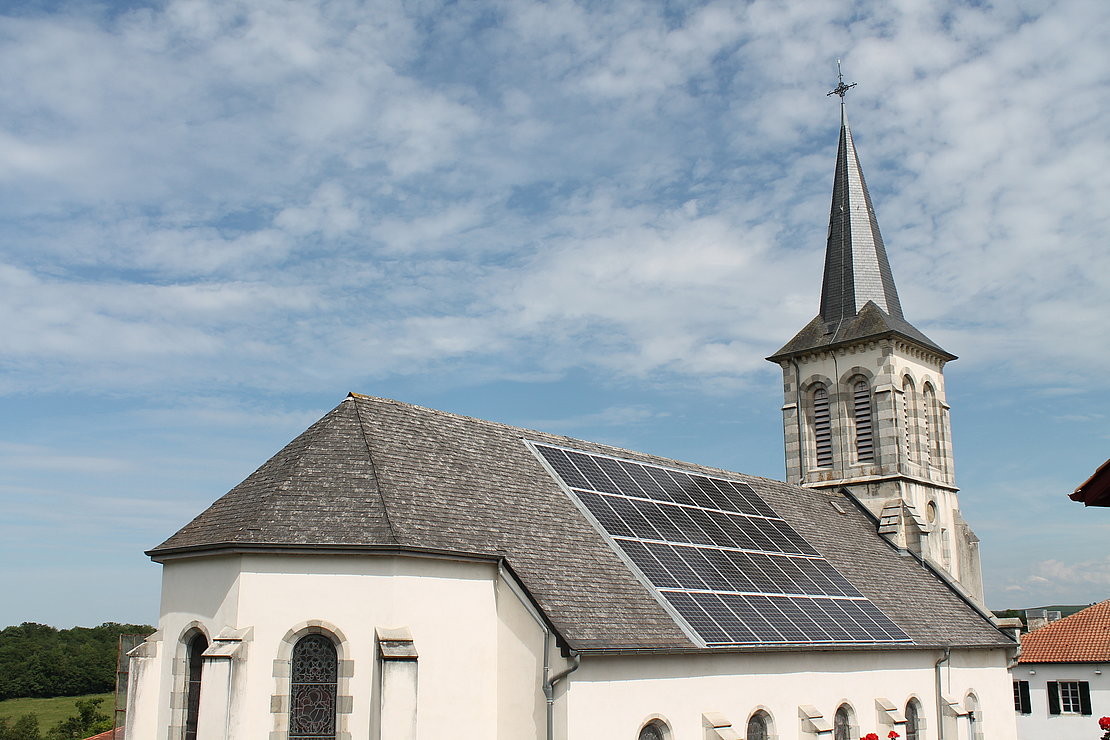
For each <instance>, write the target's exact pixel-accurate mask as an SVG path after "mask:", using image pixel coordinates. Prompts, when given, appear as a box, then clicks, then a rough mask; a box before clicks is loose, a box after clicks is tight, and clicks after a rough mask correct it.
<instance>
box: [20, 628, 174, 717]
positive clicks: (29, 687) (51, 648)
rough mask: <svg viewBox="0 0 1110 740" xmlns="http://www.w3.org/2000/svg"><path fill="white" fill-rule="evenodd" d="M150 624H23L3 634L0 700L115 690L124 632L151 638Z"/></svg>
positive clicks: (100, 692) (151, 629)
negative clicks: (120, 639)
mask: <svg viewBox="0 0 1110 740" xmlns="http://www.w3.org/2000/svg"><path fill="white" fill-rule="evenodd" d="M153 632H154V628H153V627H151V626H150V625H146V624H118V623H116V622H105V623H104V624H102V625H100V626H98V627H73V628H72V629H66V630H60V629H57V628H55V627H51V626H49V625H46V624H35V623H33V622H24V623H23V624H21V625H18V626H13V627H6V628H4V629H3V630H0V700H3V699H20V698H25V697H34V698H49V697H52V696H82V695H84V694H102V693H105V692H108V691H114V690H115V687H116V653H117V651H118V648H119V636H120V635H121V634H144V635H149V634H151V633H153Z"/></svg>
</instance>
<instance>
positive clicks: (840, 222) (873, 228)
mask: <svg viewBox="0 0 1110 740" xmlns="http://www.w3.org/2000/svg"><path fill="white" fill-rule="evenodd" d="M854 84H855V83H853V84H852V85H845V84H844V79H843V77H841V80H840V84H839V85H838V86H837V88H836V89H835V90H833V91H832V92H830V93H829V94H830V95H832V94H837V95H839V96H840V146H839V149H838V150H837V153H836V173H835V175H834V176H833V192H832V209H831V211H830V213H829V239H828V244H827V246H826V248H825V277H824V281H823V282H822V285H821V318H822V320H823V321H825V323H826V324H837V323H840V322H841V321H844V320H845V319H851V318H853V317H855V315H856V314H857V313H859V310H860V309H861V308H863V306H864V304H866V303H867V302H868V301H874V302H875V305H877V306H878V307H879V308H881V309H882V310H883V311H884V312H886V313H887V314H888V315H889V316H893V317H895V318H898V319H901V318H903V316H902V304H901V303H900V302H899V300H898V290H897V289H896V288H895V287H894V276H893V275H892V273H891V271H890V262H889V261H888V260H887V256H886V247H885V246H883V237H882V234H880V233H879V222H878V220H877V219H876V218H875V209H874V208H873V207H872V205H871V195H870V193H868V192H867V182H866V181H865V180H864V178H863V168H862V167H861V166H860V163H859V157H858V156H857V154H856V146H855V142H854V141H853V140H852V129H851V128H850V127H849V126H848V113H847V110H846V109H845V106H844V93H845V92H846V91H847V90H848V88H850V87H853V86H854Z"/></svg>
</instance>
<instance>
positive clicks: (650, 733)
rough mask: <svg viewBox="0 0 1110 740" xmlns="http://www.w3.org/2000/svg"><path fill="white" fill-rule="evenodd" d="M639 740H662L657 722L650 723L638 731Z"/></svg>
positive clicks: (661, 732)
mask: <svg viewBox="0 0 1110 740" xmlns="http://www.w3.org/2000/svg"><path fill="white" fill-rule="evenodd" d="M639 740H663V729H662V728H661V727H660V726H659V724H658V723H657V722H652V723H651V724H650V725H646V726H645V727H644V728H643V729H642V730H640V737H639Z"/></svg>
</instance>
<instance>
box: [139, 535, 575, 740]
mask: <svg viewBox="0 0 1110 740" xmlns="http://www.w3.org/2000/svg"><path fill="white" fill-rule="evenodd" d="M197 624H201V625H203V627H204V630H205V631H206V632H207V633H208V634H210V635H213V636H214V635H217V634H219V633H220V632H221V631H222V630H243V629H247V628H249V636H248V637H247V639H245V640H244V641H243V646H244V647H243V649H241V651H240V652H239V653H238V654H237V656H236V657H235V658H234V659H233V660H231V661H225V664H229V667H230V668H231V676H230V678H229V679H228V680H230V681H231V682H232V683H233V690H232V697H231V706H230V720H229V722H230V734H229V735H228V737H229V738H231V739H242V740H246V739H247V738H250V739H251V740H256V739H257V738H271V740H280V739H281V738H282V737H283V735H284V732H285V729H286V727H285V724H286V722H287V717H288V715H287V712H288V696H287V694H288V680H289V679H288V664H287V661H288V649H286V655H285V666H284V667H282V665H281V664H282V660H281V659H280V658H281V657H282V656H281V652H282V647H281V646H282V644H283V641H285V642H291V640H290V634H291V632H292V633H297V632H298V630H300V629H313V630H316V631H327V632H331V633H334V634H335V635H336V636H337V637H338V638H339V640H340V642H341V645H340V648H339V653H340V655H339V658H340V661H341V663H340V676H341V678H340V690H339V694H340V702H339V703H340V728H339V729H340V737H341V738H351V737H358V738H368V737H385V733H384V731H383V729H382V728H381V727H380V725H378V724H377V723H376V722H373V721H372V719H376V716H377V715H378V707H377V703H378V702H380V701H381V700H382V699H383V697H382V694H381V692H382V690H383V689H382V685H381V682H380V675H379V674H380V669H379V666H380V663H379V662H378V653H377V645H376V642H375V639H376V638H375V630H376V629H377V628H387V629H388V628H396V627H406V628H408V629H409V630H410V631H411V633H412V636H413V639H414V644H415V647H416V650H417V652H418V654H419V658H418V668H417V669H416V671H418V679H417V681H418V685H417V701H418V704H419V723H418V730H417V735H416V736H417V737H419V738H429V739H430V738H438V737H442V736H443V734H444V732H445V730H449V729H450V728H468V729H467V730H466V732H464V733H463V735H464V736H473V737H488V738H495V737H496V738H504V739H505V740H509V739H510V738H511V739H512V740H518V739H520V738H531V737H541V734H540V733H542V732H543V728H544V725H545V714H544V703H543V696H542V691H541V690H540V686H541V682H542V666H543V657H542V648H543V630H542V629H541V627H540V626H539V624H538V623H537V622H536V621H535V619H533V617H532V616H531V615H530V614H529V612H528V610H527V609H526V608H525V607H524V605H523V604H522V603H521V602H520V600H519V599H518V598H517V597H516V595H515V594H513V593H512V591H511V590H510V589H508V588H507V587H506V586H505V585H504V582H503V581H501V580H499V578H498V571H497V567H496V565H494V564H490V563H477V562H463V561H457V560H446V559H432V558H417V557H393V556H376V555H368V556H365V557H363V556H313V555H309V556H305V555H296V556H290V555H243V556H234V557H205V558H189V559H182V560H172V561H169V562H167V563H166V564H165V567H164V573H163V613H162V616H161V619H160V626H161V628H162V630H163V633H164V634H165V635H166V638H165V640H164V643H165V644H164V645H163V646H162V647H163V649H164V650H165V651H168V652H169V653H174V651H175V650H176V649H177V647H178V646H177V643H178V642H180V640H181V637H182V636H183V635H184V634H185V633H186V632H187V631H188V630H189V629H190V627H191V626H195V625H197ZM294 639H295V638H294ZM290 647H291V644H290ZM552 654H553V655H554V658H553V663H554V664H555V669H556V670H558V669H559V668H561V667H562V665H563V664H565V661H562V660H561V659H560V658H559V657H558V652H557V650H556V649H555V648H554V641H553V640H552ZM179 662H180V661H179ZM172 663H173V661H164V662H163V663H162V664H160V665H159V666H158V670H157V672H156V673H155V672H153V671H148V673H147V674H146V675H145V677H144V678H143V679H142V681H141V683H142V686H141V687H139V689H138V691H137V695H139V694H141V695H143V696H145V697H147V698H148V699H152V698H153V697H154V696H155V695H157V696H158V697H159V698H160V700H161V701H160V704H161V706H160V707H159V709H158V711H157V712H156V713H152V714H151V715H150V716H156V717H157V720H156V721H154V720H149V719H148V720H146V721H147V722H148V724H151V725H154V724H156V725H157V727H158V728H159V730H158V732H157V733H155V734H151V735H145V734H144V735H139V736H149V737H152V738H168V740H175V734H176V735H180V730H179V727H180V723H181V718H180V717H178V716H177V715H178V714H180V712H179V711H176V710H177V709H179V706H180V705H181V703H182V701H183V694H181V693H180V692H178V694H179V696H178V698H177V699H176V701H175V700H173V699H171V698H170V697H172V696H174V694H175V691H174V688H173V687H174V686H175V675H174V672H173V670H172ZM207 666H208V664H207V663H206V670H207ZM182 668H183V666H182V665H178V669H179V670H178V672H179V673H180V672H181V670H180V669H182ZM414 668H415V666H414ZM275 674H277V675H275ZM213 675H214V674H213ZM414 675H416V673H415V671H414ZM376 679H377V680H376ZM206 680H207V679H206ZM178 683H180V682H178ZM206 688H207V687H206ZM388 691H389V687H386V692H387V693H388ZM211 693H212V692H210V691H209V692H204V691H202V698H203V699H204V700H205V701H206V705H205V706H202V709H201V713H202V715H203V714H204V713H205V711H208V712H210V713H211V712H219V711H220V710H221V709H223V707H222V706H221V707H215V706H214V703H215V702H216V700H215V699H213V698H210V695H211ZM344 696H347V697H349V700H347V701H346V702H345V701H344V699H343V697H344ZM225 703H226V701H225ZM345 703H346V704H347V706H344V704H345ZM171 705H173V706H171ZM208 707H213V708H210V709H209V708H208ZM141 714H142V713H137V715H141ZM205 724H206V723H205V722H204V721H203V718H202V726H203V725H205ZM208 724H210V723H208ZM171 728H172V729H171ZM202 730H203V727H202Z"/></svg>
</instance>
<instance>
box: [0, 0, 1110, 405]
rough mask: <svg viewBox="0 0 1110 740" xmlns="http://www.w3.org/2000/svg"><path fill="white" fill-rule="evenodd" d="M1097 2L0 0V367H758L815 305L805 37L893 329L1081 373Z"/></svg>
mask: <svg viewBox="0 0 1110 740" xmlns="http://www.w3.org/2000/svg"><path fill="white" fill-rule="evenodd" d="M1108 17H1110V13H1108V12H1107V11H1106V10H1105V9H1104V8H1103V7H1102V6H1101V5H1098V4H1091V3H1085V2H1081V1H1078V0H1076V1H1073V2H1060V3H1056V4H1054V5H1052V6H1051V7H1046V8H1041V7H1032V6H1030V7H1027V8H1025V9H1024V10H1023V11H1020V12H1018V11H1015V10H1013V9H1010V8H1002V7H988V6H952V7H948V6H938V7H934V6H916V7H911V6H904V5H892V4H885V3H871V2H857V3H854V4H851V5H850V6H849V7H845V8H836V7H833V6H828V5H822V4H812V3H811V4H789V5H781V4H773V3H763V2H757V3H753V4H750V5H747V6H743V7H738V6H735V5H733V4H728V3H716V2H705V3H691V4H688V5H684V6H676V7H675V8H672V9H670V10H668V11H666V12H664V10H663V9H662V8H645V7H643V6H641V5H636V4H617V5H612V6H584V5H580V4H575V3H571V2H553V3H530V2H520V3H500V4H498V3H494V4H489V5H487V6H484V8H479V7H477V6H471V5H463V6H461V7H460V6H451V7H449V8H447V7H439V6H438V5H436V4H428V5H416V6H413V5H404V4H400V3H388V2H387V3H380V4H377V5H376V6H375V9H374V12H373V13H369V12H367V10H366V8H364V7H363V6H362V5H361V4H360V3H357V2H336V3H327V4H319V5H317V4H311V3H292V2H279V3H261V2H253V1H251V0H238V1H237V2H231V3H215V2H207V1H206V0H173V1H171V2H169V3H167V4H165V5H164V6H159V7H157V8H153V7H152V8H141V7H140V8H134V9H130V10H122V11H116V12H113V13H107V12H103V11H98V10H95V9H83V8H81V7H78V6H70V7H68V8H67V9H66V10H65V12H61V13H54V14H45V13H41V12H25V13H23V14H21V15H19V16H18V17H16V16H7V17H0V32H3V33H4V35H5V37H6V39H7V42H6V43H5V45H4V47H3V49H2V50H0V71H7V72H8V74H7V75H6V77H7V78H8V79H11V80H13V84H12V86H10V87H9V88H6V90H5V91H2V92H0V111H4V112H3V113H0V160H2V161H4V162H7V164H8V167H7V168H0V169H3V171H4V172H7V173H8V174H7V175H6V176H0V191H2V195H3V196H4V197H3V198H0V203H2V204H3V205H0V224H2V225H3V228H4V229H5V232H6V234H7V236H8V238H7V239H6V245H7V246H5V247H4V248H3V249H0V265H2V266H3V270H4V272H3V275H4V279H5V282H6V288H7V290H6V294H7V297H6V300H4V301H3V302H2V303H3V304H6V308H4V307H3V306H0V311H6V321H7V322H8V323H9V324H11V325H14V326H15V327H16V330H15V331H14V333H13V336H12V337H10V338H9V339H7V341H6V343H7V347H6V349H7V350H8V351H9V352H10V354H9V357H10V358H11V359H10V367H11V369H12V370H13V373H12V374H11V375H10V376H9V378H8V380H7V381H6V387H7V388H9V389H16V388H26V387H28V386H29V385H30V383H31V382H32V374H34V379H33V382H36V383H40V384H41V383H44V382H45V383H46V384H47V386H49V384H50V383H56V384H58V385H62V384H64V385H66V386H67V387H74V385H75V384H76V386H77V387H82V388H87V389H90V390H95V391H96V392H103V391H107V392H118V391H120V390H121V389H126V391H127V392H129V393H133V392H138V393H144V392H149V389H150V388H153V387H154V386H155V385H157V384H158V383H160V382H164V381H165V380H166V379H167V378H172V379H173V380H175V381H176V382H181V383H192V384H194V385H195V386H204V385H210V384H211V383H213V382H217V383H226V382H229V379H230V378H233V377H234V378H239V379H244V378H250V379H251V380H250V381H249V382H250V383H253V384H256V385H257V386H259V387H265V388H271V389H273V388H283V387H284V388H294V387H297V386H299V385H300V384H303V383H304V382H305V380H306V379H307V378H317V379H320V378H326V379H328V380H329V381H331V382H334V383H336V384H340V383H343V384H352V385H354V384H358V383H359V382H361V381H363V380H364V379H366V378H371V377H385V376H388V375H390V374H393V373H412V372H439V371H441V370H442V369H443V368H447V367H449V366H450V365H451V363H458V362H465V363H467V364H468V365H469V366H470V367H471V368H474V369H477V368H481V371H480V372H481V374H483V375H484V376H486V377H493V376H499V377H503V378H513V377H526V376H530V375H535V374H537V373H540V374H545V375H550V374H551V373H559V372H565V371H566V370H568V369H570V368H575V367H593V368H598V369H600V370H603V371H604V372H606V373H618V374H624V375H627V376H628V377H632V378H644V377H652V378H655V379H657V380H658V379H663V378H673V379H677V380H679V381H680V382H683V383H686V384H690V383H695V384H701V385H702V386H703V387H705V388H710V387H713V386H714V385H715V384H719V383H721V382H725V381H726V379H727V380H728V382H739V383H743V382H745V381H746V380H750V378H751V377H754V376H759V375H762V374H766V373H768V372H770V371H771V370H770V368H769V366H768V367H765V363H763V362H762V360H761V359H760V358H761V357H763V356H765V355H766V354H768V353H770V352H771V351H773V350H774V349H775V348H777V346H778V345H779V344H781V343H782V342H783V341H784V340H785V339H786V338H788V337H789V336H790V335H791V334H792V333H793V331H795V330H796V329H797V328H799V327H800V326H801V325H803V324H804V323H805V322H806V321H807V320H808V319H809V318H811V316H812V314H813V313H814V311H815V310H816V300H815V295H816V291H817V287H818V281H819V273H820V264H821V263H820V253H821V249H822V247H823V236H824V234H823V231H824V214H825V210H826V209H827V203H828V180H829V178H830V176H831V168H832V155H833V145H834V140H835V108H834V106H833V104H832V103H830V102H829V101H828V100H826V99H825V97H824V96H823V94H822V93H823V89H822V85H820V84H818V82H817V81H816V79H817V77H818V76H820V75H821V73H820V72H819V70H821V69H826V70H829V69H831V63H832V61H833V59H834V58H835V54H836V53H841V52H836V51H833V50H829V49H828V48H827V34H826V29H829V28H833V29H836V30H837V32H838V33H839V37H840V38H841V40H842V48H843V52H842V53H843V57H844V63H845V69H846V71H847V73H848V75H849V78H850V79H852V80H856V79H858V80H859V82H860V85H859V87H858V88H857V89H856V90H854V91H853V94H852V98H851V101H850V105H851V106H852V108H851V110H852V117H853V121H854V123H855V129H856V137H857V143H858V144H859V147H860V151H861V156H862V157H863V159H864V164H865V166H866V168H867V172H868V175H869V178H870V180H869V182H870V184H871V186H872V190H873V195H874V196H875V200H876V203H877V208H878V212H879V218H880V222H881V224H882V226H883V229H884V232H885V234H886V237H887V242H888V245H889V248H890V252H891V258H892V261H893V263H894V269H895V274H896V278H897V279H898V281H899V285H900V287H901V289H902V292H903V303H904V304H905V306H906V308H907V312H908V314H909V316H910V319H911V320H912V321H914V323H916V324H917V325H918V326H919V327H921V328H923V329H924V330H925V331H926V332H927V333H928V334H930V335H931V336H933V338H934V339H936V340H938V341H940V342H941V343H942V344H943V345H944V346H946V347H949V348H951V349H953V350H954V351H957V352H958V353H960V354H964V355H965V356H966V359H965V362H966V363H969V364H975V365H977V366H978V367H981V368H986V367H1000V366H1001V367H1003V368H1004V369H1005V371H1006V372H1008V373H1012V374H1013V375H1014V377H1015V378H1017V379H1019V381H1020V382H1023V383H1030V384H1031V383H1038V382H1043V381H1045V380H1052V381H1053V382H1054V383H1055V384H1056V385H1059V386H1061V387H1067V386H1069V385H1071V386H1075V385H1079V386H1082V385H1083V384H1084V383H1087V382H1089V380H1090V379H1091V378H1092V377H1093V376H1094V375H1096V374H1097V372H1096V371H1095V370H1094V368H1098V367H1100V366H1102V365H1104V364H1105V363H1106V362H1107V361H1110V355H1108V354H1107V353H1108V352H1110V350H1108V349H1107V346H1106V343H1105V342H1098V341H1092V337H1091V336H1090V334H1089V331H1090V329H1089V327H1092V326H1098V325H1100V322H1101V320H1102V317H1104V316H1105V315H1107V313H1108V311H1110V305H1108V303H1107V301H1108V300H1110V299H1107V298H1106V296H1107V295H1108V294H1110V291H1108V290H1107V288H1110V278H1108V277H1107V276H1108V275H1110V262H1108V261H1110V255H1107V254H1106V250H1104V249H1102V248H1101V246H1100V245H1101V235H1102V234H1105V233H1106V232H1107V230H1108V227H1110V223H1108V221H1110V209H1108V208H1107V207H1106V206H1105V202H1106V198H1105V193H1106V192H1107V191H1110V174H1107V173H1106V172H1105V171H1104V170H1105V168H1100V167H1099V164H1098V163H1099V162H1101V161H1105V159H1106V155H1108V154H1110V151H1107V149H1108V147H1110V144H1108V143H1107V142H1106V140H1105V136H1104V135H1103V132H1102V125H1101V121H1102V120H1103V119H1104V115H1103V114H1104V113H1106V112H1107V111H1106V110H1105V108H1106V103H1105V100H1106V99H1107V98H1106V96H1105V95H1104V94H1103V93H1104V92H1105V89H1106V87H1107V82H1108V80H1107V74H1106V73H1105V70H1106V69H1107V68H1108V65H1107V64H1105V62H1106V61H1107V60H1106V56H1107V52H1106V50H1105V49H1104V48H1103V45H1101V44H1100V43H1098V39H1099V38H1100V36H1099V29H1106V28H1107V27H1108V25H1110V20H1108ZM1030 48H1036V49H1037V50H1038V51H1037V54H1036V55H1030V54H1029V53H1028V49H1030ZM76 50H80V53H78V52H77V51H76ZM826 56H827V57H828V58H826ZM17 71H18V73H17ZM826 77H829V75H825V76H824V77H822V79H824V78H826ZM829 86H831V85H828V84H826V85H824V87H829ZM5 177H6V178H7V179H4V178H5ZM127 306H132V307H133V309H128V308H127ZM966 347H975V350H976V351H975V352H974V353H966V352H964V351H963V349H964V348H966ZM278 357H281V358H282V359H283V362H281V363H275V362H274V360H275V358H278ZM157 358H162V359H160V360H159V359H157ZM171 358H172V359H171ZM43 362H49V363H50V365H51V366H52V368H54V370H53V371H52V372H51V373H50V374H49V375H48V376H46V377H45V378H44V376H43V374H42V373H41V372H40V370H41V367H42V363H43ZM76 362H81V363H82V365H81V366H80V367H78V366H76V365H75V364H74V363H76ZM1062 362H1067V364H1068V365H1069V367H1070V368H1071V370H1070V371H1069V373H1067V374H1065V375H1061V374H1059V373H1056V372H1055V371H1054V370H1053V369H1052V368H1055V367H1057V366H1059V364H1060V363H1062ZM90 363H91V365H92V366H91V367H90ZM242 382H243V381H242V380H238V381H234V382H233V384H234V385H235V386H236V387H240V385H241V383H242ZM144 389H148V390H144Z"/></svg>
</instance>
